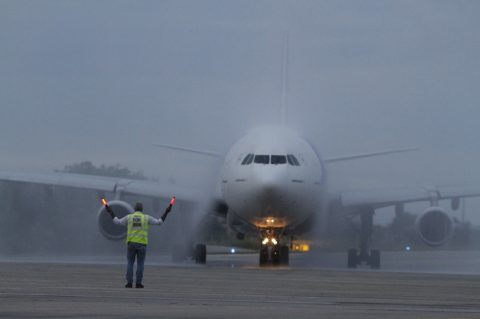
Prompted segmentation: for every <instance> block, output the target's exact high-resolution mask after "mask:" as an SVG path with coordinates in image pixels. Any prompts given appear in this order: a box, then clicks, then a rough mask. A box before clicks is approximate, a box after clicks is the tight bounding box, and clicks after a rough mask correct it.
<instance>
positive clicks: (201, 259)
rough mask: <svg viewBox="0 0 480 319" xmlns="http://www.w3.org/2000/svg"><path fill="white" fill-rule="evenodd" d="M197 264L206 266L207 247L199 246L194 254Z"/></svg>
mask: <svg viewBox="0 0 480 319" xmlns="http://www.w3.org/2000/svg"><path fill="white" fill-rule="evenodd" d="M193 257H194V259H195V263H196V264H205V263H206V262H207V246H205V245H204V244H197V245H196V246H195V251H194V254H193Z"/></svg>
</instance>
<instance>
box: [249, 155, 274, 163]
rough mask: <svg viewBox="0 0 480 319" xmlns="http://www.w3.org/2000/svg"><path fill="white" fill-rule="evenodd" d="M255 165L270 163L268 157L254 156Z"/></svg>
mask: <svg viewBox="0 0 480 319" xmlns="http://www.w3.org/2000/svg"><path fill="white" fill-rule="evenodd" d="M253 161H254V162H255V163H256V164H268V163H270V155H255V159H254V160H253Z"/></svg>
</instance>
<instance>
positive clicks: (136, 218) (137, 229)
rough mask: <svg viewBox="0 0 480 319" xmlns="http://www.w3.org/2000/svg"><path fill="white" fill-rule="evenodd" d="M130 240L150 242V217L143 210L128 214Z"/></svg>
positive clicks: (143, 242)
mask: <svg viewBox="0 0 480 319" xmlns="http://www.w3.org/2000/svg"><path fill="white" fill-rule="evenodd" d="M128 242H132V243H138V244H144V245H146V244H148V217H147V216H146V215H144V214H143V213H141V212H134V213H133V214H130V215H128V228H127V243H128Z"/></svg>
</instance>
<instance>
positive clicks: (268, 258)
mask: <svg viewBox="0 0 480 319" xmlns="http://www.w3.org/2000/svg"><path fill="white" fill-rule="evenodd" d="M260 234H261V237H260V240H261V248H260V256H259V264H260V266H267V265H275V266H280V265H281V266H288V262H289V249H288V246H286V245H280V235H281V230H276V229H266V230H261V231H260Z"/></svg>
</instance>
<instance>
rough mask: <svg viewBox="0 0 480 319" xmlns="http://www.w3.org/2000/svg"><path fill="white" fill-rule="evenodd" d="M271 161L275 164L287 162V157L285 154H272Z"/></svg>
mask: <svg viewBox="0 0 480 319" xmlns="http://www.w3.org/2000/svg"><path fill="white" fill-rule="evenodd" d="M271 163H272V164H273V165H278V164H286V163H287V157H286V156H285V155H272V158H271Z"/></svg>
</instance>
